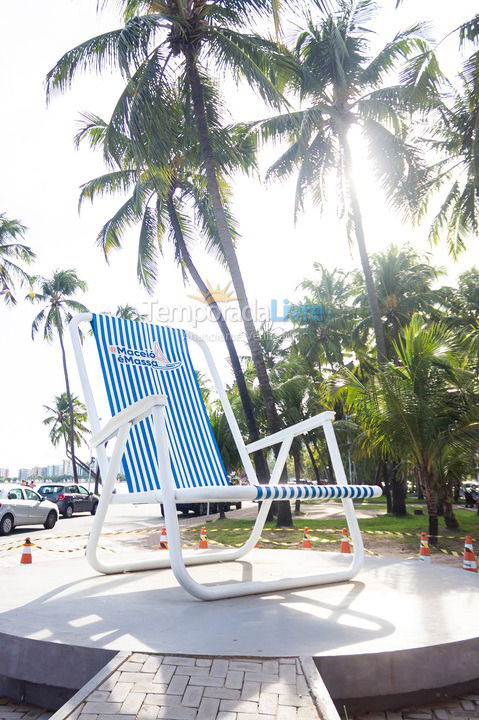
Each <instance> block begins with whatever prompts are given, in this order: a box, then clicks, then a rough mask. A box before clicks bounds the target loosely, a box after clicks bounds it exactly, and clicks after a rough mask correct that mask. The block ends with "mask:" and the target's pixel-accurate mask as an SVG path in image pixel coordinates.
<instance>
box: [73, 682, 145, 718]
mask: <svg viewBox="0 0 479 720" xmlns="http://www.w3.org/2000/svg"><path fill="white" fill-rule="evenodd" d="M138 684H141V683H138ZM134 687H135V685H134V683H125V682H118V683H117V684H116V685H115V687H113V688H112V689H111V692H110V697H109V699H110V700H111V702H123V701H124V700H126V698H127V695H128V693H129V692H130V690H132V689H133V688H134ZM93 694H94V693H92V695H90V696H89V699H91V698H92V697H93ZM68 720H70V718H69V719H68Z"/></svg>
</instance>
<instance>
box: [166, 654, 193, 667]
mask: <svg viewBox="0 0 479 720" xmlns="http://www.w3.org/2000/svg"><path fill="white" fill-rule="evenodd" d="M163 662H164V663H166V665H195V663H196V659H195V658H194V657H180V656H179V655H178V656H177V655H167V656H166V657H165V658H163Z"/></svg>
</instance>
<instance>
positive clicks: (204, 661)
mask: <svg viewBox="0 0 479 720" xmlns="http://www.w3.org/2000/svg"><path fill="white" fill-rule="evenodd" d="M211 663H212V660H211V658H198V659H197V661H196V664H197V665H198V667H210V666H211Z"/></svg>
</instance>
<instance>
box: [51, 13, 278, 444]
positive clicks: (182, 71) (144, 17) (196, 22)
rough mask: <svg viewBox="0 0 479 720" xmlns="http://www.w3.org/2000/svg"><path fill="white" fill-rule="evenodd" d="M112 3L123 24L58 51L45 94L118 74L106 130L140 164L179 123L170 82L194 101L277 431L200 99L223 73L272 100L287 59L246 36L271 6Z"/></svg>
mask: <svg viewBox="0 0 479 720" xmlns="http://www.w3.org/2000/svg"><path fill="white" fill-rule="evenodd" d="M117 4H118V3H117ZM119 5H120V7H121V8H123V11H124V12H123V19H124V22H125V25H124V26H123V27H122V28H119V29H118V30H114V31H111V32H108V33H105V34H103V35H100V36H98V37H95V38H92V39H90V40H87V41H86V42H84V43H82V44H81V45H79V46H77V47H75V48H73V49H72V50H70V51H68V52H67V53H65V55H64V56H63V57H62V58H61V59H60V60H59V62H58V63H57V64H56V66H55V67H54V68H53V69H52V70H51V71H50V72H49V73H48V76H47V91H48V93H51V92H52V91H55V90H57V91H58V90H59V91H63V90H65V89H67V88H68V87H70V85H71V83H72V80H73V78H74V76H75V75H76V74H77V72H78V71H79V70H85V69H88V70H94V71H99V72H101V71H104V70H109V69H111V67H115V68H118V69H119V70H120V71H121V73H122V74H123V77H124V78H125V82H126V86H125V90H124V92H123V93H122V95H121V97H120V99H119V100H118V103H117V105H116V107H115V110H114V112H113V116H112V120H111V125H112V126H113V127H114V128H115V129H116V130H124V129H125V128H128V129H129V130H130V132H132V133H133V135H134V144H135V152H136V151H138V152H139V153H140V155H141V157H142V158H143V157H148V158H149V159H150V160H157V159H158V157H161V155H162V153H163V152H164V150H165V147H164V143H165V139H166V143H167V145H168V138H169V137H171V135H172V133H174V131H175V126H176V123H177V116H176V114H175V113H174V112H171V107H170V105H169V103H168V86H169V83H170V82H171V80H172V79H173V78H175V79H177V80H178V79H179V80H180V81H181V82H182V83H183V85H184V87H185V89H186V91H187V93H188V94H189V95H190V97H191V103H192V108H193V117H194V120H195V124H196V128H197V133H198V141H199V147H200V153H201V159H202V164H203V170H204V174H205V180H206V187H207V193H208V203H209V205H210V209H211V213H212V216H213V218H214V222H215V225H216V231H217V233H218V236H219V239H220V242H221V247H222V252H223V254H224V257H225V260H226V262H227V265H228V267H229V270H230V273H231V277H232V281H233V285H234V288H235V292H236V296H237V298H238V303H239V305H240V308H241V315H242V320H243V324H244V328H245V333H246V338H247V341H248V344H249V346H250V351H251V355H252V358H253V362H254V365H255V368H256V373H257V376H258V382H259V385H260V388H261V392H262V396H263V400H264V403H265V407H266V414H267V417H268V425H269V429H270V430H271V431H273V432H274V431H276V430H277V429H278V428H279V421H278V415H277V410H276V405H275V402H274V397H273V393H272V390H271V385H270V382H269V379H268V373H267V370H266V366H265V362H264V358H263V354H262V351H261V345H260V343H259V340H258V335H257V332H256V328H255V324H254V320H253V315H252V312H251V307H250V305H249V302H248V298H247V294H246V288H245V284H244V280H243V276H242V274H241V270H240V267H239V263H238V258H237V255H236V250H235V245H234V235H233V233H232V230H231V224H230V222H229V219H228V212H227V210H226V208H225V204H224V197H223V195H222V192H221V183H220V181H219V176H218V159H217V156H216V153H215V147H214V142H213V135H214V130H213V129H212V128H211V126H210V123H209V118H208V101H207V95H208V91H209V87H210V86H211V79H210V78H211V76H212V75H216V76H218V75H219V74H221V75H222V74H223V72H224V71H227V72H229V73H230V74H232V75H233V77H235V78H236V79H238V78H240V77H241V78H245V79H246V81H247V82H248V83H250V85H251V86H253V87H254V88H256V89H257V90H258V92H259V93H260V94H261V95H262V97H263V98H264V99H266V100H267V101H270V102H274V103H276V104H278V103H279V100H280V96H279V93H278V90H277V87H276V84H275V81H276V79H277V77H278V72H281V67H284V61H283V60H282V58H281V55H279V54H278V52H277V46H276V44H275V43H273V42H269V41H266V40H264V39H262V38H260V37H259V36H258V35H256V34H254V33H252V32H251V31H248V30H245V29H246V28H247V27H251V26H252V25H253V23H255V22H257V21H258V20H260V19H262V18H265V17H267V15H268V14H269V13H270V12H271V3H270V1H269V0H248V1H247V2H243V3H238V2H236V0H214V1H213V2H210V3H198V2H193V1H192V0H165V1H163V0H121V2H120V3H119ZM278 68H279V70H278ZM166 150H167V152H168V148H167V149H166Z"/></svg>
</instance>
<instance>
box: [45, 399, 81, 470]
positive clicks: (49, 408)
mask: <svg viewBox="0 0 479 720" xmlns="http://www.w3.org/2000/svg"><path fill="white" fill-rule="evenodd" d="M71 406H72V407H73V433H74V440H75V445H76V446H77V447H79V446H80V445H82V444H83V443H84V442H86V439H87V435H88V433H89V430H88V428H87V426H86V424H85V423H86V422H87V419H88V415H87V411H86V407H85V406H84V405H83V403H82V402H80V400H79V399H78V398H77V396H76V395H72V396H71ZM43 409H44V410H45V411H46V413H47V416H46V417H45V419H44V420H43V424H44V425H46V426H47V427H48V428H49V438H50V441H51V443H52V445H54V446H55V447H57V445H59V444H60V442H64V443H65V450H66V454H67V456H69V455H70V448H69V445H70V428H71V425H72V422H71V416H70V399H69V397H68V395H67V393H66V392H64V393H61V395H56V396H55V398H54V401H53V405H44V406H43Z"/></svg>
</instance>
